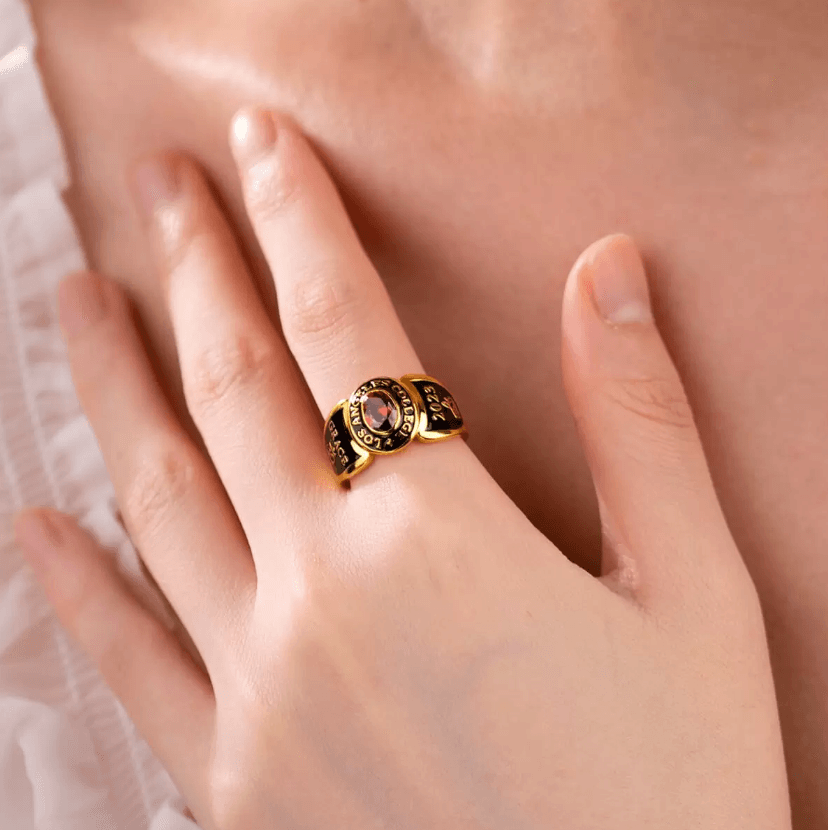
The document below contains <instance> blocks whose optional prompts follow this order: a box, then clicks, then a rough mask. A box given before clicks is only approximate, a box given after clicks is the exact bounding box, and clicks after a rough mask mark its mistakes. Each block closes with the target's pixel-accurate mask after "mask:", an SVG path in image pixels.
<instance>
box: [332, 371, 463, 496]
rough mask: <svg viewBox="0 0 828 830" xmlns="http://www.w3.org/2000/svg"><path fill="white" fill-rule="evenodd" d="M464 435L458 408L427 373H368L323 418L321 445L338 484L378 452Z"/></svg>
mask: <svg viewBox="0 0 828 830" xmlns="http://www.w3.org/2000/svg"><path fill="white" fill-rule="evenodd" d="M455 435H462V436H463V437H464V438H466V437H467V431H466V426H465V424H464V422H463V416H462V415H461V414H460V408H459V407H458V406H457V402H456V401H455V400H454V397H453V396H452V395H451V393H450V392H449V391H448V389H446V387H445V386H443V384H442V383H440V382H439V381H437V380H435V379H434V378H432V377H429V376H428V375H403V376H402V377H401V378H399V379H397V378H387V377H379V378H372V379H371V380H368V381H366V382H365V383H363V384H362V385H361V386H359V387H358V388H357V389H356V390H355V391H354V392H353V394H352V395H351V396H350V397H349V398H345V399H343V400H341V401H340V402H339V403H338V404H337V405H336V406H335V407H334V408H333V409H332V410H331V414H330V415H329V416H328V419H327V420H326V421H325V446H326V448H327V450H328V456H329V457H330V459H331V464H332V466H333V469H334V473H335V475H336V480H337V481H338V482H339V483H340V484H341V483H343V482H345V481H347V480H348V479H349V478H352V477H353V476H355V475H356V474H357V473H359V472H362V470H364V469H365V468H366V467H368V466H369V465H370V464H371V463H373V461H374V459H375V458H376V457H377V456H378V455H393V454H394V453H397V452H400V451H401V450H404V449H405V448H406V447H407V446H408V445H409V444H410V443H411V442H412V441H415V440H416V441H423V442H425V443H434V442H436V441H445V440H446V439H447V438H453V437H454V436H455Z"/></svg>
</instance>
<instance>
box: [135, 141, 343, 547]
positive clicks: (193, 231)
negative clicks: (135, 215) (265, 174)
mask: <svg viewBox="0 0 828 830" xmlns="http://www.w3.org/2000/svg"><path fill="white" fill-rule="evenodd" d="M135 183H136V188H137V191H138V196H139V205H140V206H141V207H142V209H143V211H144V213H145V216H146V219H147V221H148V230H149V231H150V238H151V240H152V243H153V250H154V252H155V254H156V259H157V262H158V268H159V271H160V274H161V279H162V282H163V283H164V286H165V288H166V294H167V301H168V305H169V310H170V318H171V321H172V325H173V331H174V333H175V340H176V345H177V348H178V356H179V362H180V364H181V375H182V380H183V385H184V392H185V397H186V400H187V407H188V409H189V411H190V413H191V414H192V416H193V420H194V421H195V423H196V425H197V427H198V429H199V431H200V433H201V435H202V437H203V438H204V443H205V445H206V447H207V449H208V451H209V454H210V457H211V459H212V460H213V463H214V464H215V467H216V470H217V471H218V473H219V476H220V477H221V480H222V482H223V483H224V487H225V488H226V490H227V493H228V495H229V497H230V499H231V501H232V503H233V506H234V507H235V509H236V513H237V514H238V516H239V519H240V520H241V523H242V526H243V527H244V529H245V531H246V532H247V534H248V538H249V539H250V542H251V545H252V547H253V550H254V551H255V550H257V549H260V548H261V546H260V545H257V544H254V539H253V536H255V535H260V536H265V535H266V536H267V538H268V539H271V538H272V533H273V522H274V517H275V516H277V515H278V516H280V517H284V516H289V515H291V514H292V513H294V512H295V510H296V505H297V503H298V502H299V501H300V500H302V499H304V498H305V497H306V492H307V491H308V489H309V487H310V486H312V485H314V484H318V483H319V482H320V481H323V482H325V481H326V482H327V483H328V484H330V483H331V476H330V470H329V463H328V459H327V456H326V455H325V452H324V447H323V445H322V442H321V440H320V438H319V435H320V432H321V423H320V419H319V415H318V413H317V412H316V411H315V408H314V406H313V401H312V400H311V398H310V396H309V395H308V393H307V388H306V386H305V384H304V382H303V380H302V377H301V374H300V373H299V371H298V369H297V367H296V365H295V362H294V360H293V357H292V356H291V354H290V352H289V350H288V348H287V346H286V345H285V343H284V340H283V339H282V338H281V337H280V336H279V335H278V332H277V331H276V329H275V328H274V326H273V324H272V323H271V321H270V320H269V319H268V316H267V313H266V311H265V309H264V306H263V304H262V302H261V299H260V297H259V295H258V293H257V291H256V289H255V287H254V285H253V282H252V280H251V278H250V274H249V272H248V270H247V267H246V265H245V262H244V260H243V257H242V255H241V252H240V251H239V248H238V245H237V244H236V241H235V238H234V236H233V233H232V232H231V229H230V227H229V225H228V224H227V222H226V220H225V218H224V216H223V215H222V212H221V211H220V209H219V207H218V205H217V204H216V202H215V200H214V198H213V197H212V195H211V193H210V190H209V188H208V186H207V183H206V181H205V179H204V177H203V175H202V174H201V172H200V171H199V170H198V168H197V167H196V166H195V165H194V164H193V163H192V162H190V161H189V160H188V159H186V158H184V157H179V156H177V155H174V154H165V155H161V156H157V157H154V158H151V159H148V160H147V161H146V162H145V163H144V164H142V165H140V166H139V168H138V170H137V171H136V176H135ZM280 505H281V507H280Z"/></svg>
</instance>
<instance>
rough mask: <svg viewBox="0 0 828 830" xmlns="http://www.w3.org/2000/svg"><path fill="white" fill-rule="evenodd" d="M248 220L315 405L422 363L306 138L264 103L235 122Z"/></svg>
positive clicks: (323, 406)
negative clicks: (256, 237)
mask: <svg viewBox="0 0 828 830" xmlns="http://www.w3.org/2000/svg"><path fill="white" fill-rule="evenodd" d="M232 147H233V150H234V153H235V156H236V159H237V162H238V164H239V168H240V172H241V175H242V182H243V186H244V194H245V200H246V203H247V208H248V213H249V215H250V218H251V221H252V223H253V227H254V229H255V230H256V233H257V236H258V239H259V242H260V244H261V246H262V250H263V251H264V254H265V257H266V258H267V261H268V263H269V265H270V268H271V271H272V272H273V277H274V280H275V281H276V291H277V296H278V298H279V314H280V317H281V320H282V328H283V330H284V334H285V337H286V339H287V342H288V344H289V346H290V348H291V351H292V352H293V354H294V355H295V356H296V360H297V362H298V363H299V367H300V368H301V370H302V373H303V375H304V377H305V381H306V382H307V384H308V386H309V387H310V390H311V392H312V393H313V396H314V398H315V399H316V402H317V404H318V406H319V409H320V411H321V413H322V414H323V415H325V416H327V414H328V413H329V412H330V410H331V408H332V407H333V406H334V404H335V403H336V402H337V401H339V400H340V399H341V398H343V397H346V396H347V395H349V394H350V393H351V391H353V389H355V388H356V387H357V386H359V385H360V384H361V383H363V382H364V381H366V380H368V379H369V378H370V377H372V376H375V375H390V376H392V377H393V376H399V375H403V374H406V373H407V372H421V371H422V366H421V365H420V361H419V359H418V358H417V355H416V354H415V353H414V349H413V347H412V346H411V343H410V342H409V340H408V337H407V336H406V334H405V332H404V331H403V328H402V325H401V324H400V321H399V319H398V317H397V315H396V312H395V311H394V308H393V306H392V305H391V300H390V298H389V296H388V293H387V292H386V290H385V286H384V285H383V283H382V281H381V280H380V279H379V276H378V275H377V273H376V271H375V270H374V267H373V265H372V264H371V262H370V260H369V259H368V256H367V255H366V253H365V251H364V250H363V248H362V246H361V245H360V242H359V239H358V238H357V236H356V233H355V231H354V229H353V227H352V225H351V222H350V220H349V218H348V215H347V213H346V212H345V208H344V206H343V204H342V201H341V199H340V198H339V194H338V193H337V191H336V187H335V186H334V183H333V182H332V180H331V178H330V176H329V175H328V173H327V172H326V170H325V169H324V167H323V166H322V163H321V162H320V161H319V159H318V158H317V157H316V155H315V154H314V152H313V151H312V150H311V148H310V146H309V144H308V143H307V141H306V140H305V139H304V137H303V136H302V135H301V134H300V133H299V132H298V131H297V130H296V129H295V128H294V127H293V126H292V125H290V124H288V123H287V121H286V120H284V119H282V120H279V121H278V123H277V121H276V119H275V118H274V116H273V114H272V113H271V112H270V111H268V110H244V111H242V112H241V113H240V114H239V115H238V116H237V117H236V119H235V120H234V122H233V129H232Z"/></svg>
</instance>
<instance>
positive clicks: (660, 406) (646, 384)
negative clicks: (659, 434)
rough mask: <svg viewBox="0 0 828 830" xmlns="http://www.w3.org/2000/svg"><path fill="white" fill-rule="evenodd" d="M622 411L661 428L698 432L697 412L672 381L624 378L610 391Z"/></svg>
mask: <svg viewBox="0 0 828 830" xmlns="http://www.w3.org/2000/svg"><path fill="white" fill-rule="evenodd" d="M606 393H607V394H608V395H609V397H610V399H611V400H612V401H613V402H614V403H615V404H616V405H617V406H620V407H621V408H622V409H624V410H626V411H627V412H630V413H631V414H633V415H636V416H637V417H639V418H644V419H645V420H647V421H650V422H652V423H654V424H656V425H657V426H661V427H667V428H669V429H671V430H674V431H677V432H690V433H692V432H694V431H695V422H694V420H693V412H692V410H691V409H690V404H689V403H688V401H687V396H686V395H685V394H684V390H683V389H682V387H681V385H680V383H679V382H678V381H677V380H676V379H672V378H658V377H646V378H620V379H616V380H613V381H612V382H611V383H610V384H609V385H608V386H607V389H606Z"/></svg>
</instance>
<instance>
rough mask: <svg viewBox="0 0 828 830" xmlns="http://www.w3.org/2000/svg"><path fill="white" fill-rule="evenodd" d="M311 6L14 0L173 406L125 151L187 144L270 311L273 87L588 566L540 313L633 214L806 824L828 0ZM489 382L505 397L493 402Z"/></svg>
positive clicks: (101, 240) (502, 456) (101, 241)
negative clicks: (266, 180)
mask: <svg viewBox="0 0 828 830" xmlns="http://www.w3.org/2000/svg"><path fill="white" fill-rule="evenodd" d="M318 7H319V6H318V4H313V6H310V5H309V4H306V3H299V2H294V3H284V4H283V3H278V4H277V3H267V4H260V3H255V2H248V3H245V4H244V5H243V6H241V7H240V5H239V4H238V3H233V4H227V5H224V4H223V3H220V2H218V0H216V2H212V3H210V4H209V7H206V6H205V4H204V3H199V4H198V6H197V7H196V6H195V4H186V3H180V4H175V5H172V4H170V3H161V2H125V1H123V0H118V1H117V2H109V3H106V4H101V3H99V2H92V1H91V0H81V2H77V0H73V2H71V3H70V2H69V1H68V0H34V2H33V4H32V11H33V14H34V16H35V20H36V23H37V25H38V30H39V32H40V35H41V51H40V54H39V60H40V64H41V67H42V68H43V71H44V77H45V81H46V86H47V90H48V91H49V94H50V96H51V99H52V102H53V104H54V108H55V111H56V114H57V117H58V120H59V123H60V125H61V128H62V130H63V133H64V137H65V139H66V142H67V147H68V150H69V154H70V162H71V166H72V171H73V174H74V178H75V182H76V184H75V187H74V188H73V190H72V191H71V192H70V193H69V194H68V202H69V204H70V206H71V209H72V211H73V214H74V216H75V218H76V219H77V221H78V224H79V227H80V229H81V233H82V235H83V239H84V242H85V245H86V248H87V252H88V255H89V259H90V262H91V263H92V264H93V265H94V266H96V267H98V268H99V269H101V270H103V271H105V272H106V273H107V274H110V275H112V276H113V277H114V278H116V279H117V280H118V282H120V283H121V284H123V285H125V286H127V288H128V290H129V293H130V296H131V297H132V299H133V300H134V301H135V304H136V307H137V309H138V312H139V316H140V320H141V325H142V332H143V334H144V336H145V339H146V341H147V342H148V344H149V346H150V349H151V353H152V355H153V360H154V362H155V365H156V367H157V368H158V370H159V372H160V374H161V376H162V378H163V379H164V384H165V387H166V388H167V389H168V390H169V392H170V395H171V397H172V398H173V400H174V401H175V402H176V405H177V408H178V411H179V413H181V414H182V415H183V416H184V417H185V420H187V419H186V413H185V412H184V406H183V394H182V390H181V385H180V381H179V380H178V371H177V362H176V352H175V347H174V342H173V338H172V333H171V328H170V322H169V318H168V314H167V312H166V309H165V305H164V298H163V293H162V292H161V290H160V288H159V286H158V283H157V281H156V280H155V278H154V276H153V267H152V263H151V261H150V259H149V257H148V254H147V248H146V240H145V238H144V236H143V234H142V232H141V230H140V223H139V221H138V219H137V216H136V213H135V209H134V207H133V206H132V204H131V202H130V201H129V199H128V197H127V189H126V186H125V184H126V183H125V171H126V170H127V168H128V166H129V165H130V164H131V163H132V161H133V160H134V159H135V158H136V156H138V155H140V154H142V153H145V152H147V151H153V150H156V149H161V148H164V147H169V146H173V147H178V148H181V149H183V150H185V151H187V152H188V153H189V154H191V155H192V156H193V157H194V158H196V159H197V160H198V161H199V162H200V163H201V164H202V166H203V167H204V168H205V169H206V171H207V173H208V175H209V178H210V181H211V184H212V186H213V187H214V189H215V191H216V193H217V194H218V196H219V198H220V200H221V202H222V204H223V206H225V207H226V208H227V210H228V215H229V217H230V220H231V222H232V224H233V227H234V229H235V231H236V232H237V234H238V236H239V238H240V240H241V244H242V249H243V254H244V256H245V258H246V259H247V261H248V262H249V264H250V266H251V269H252V271H253V274H254V278H255V280H256V283H257V285H259V286H260V288H261V291H262V294H263V296H264V297H265V299H266V302H267V307H268V309H269V312H270V314H271V316H272V318H273V319H274V320H276V319H277V315H276V303H275V292H274V291H273V288H272V282H271V279H270V275H269V272H268V268H267V263H266V262H265V260H264V258H263V256H262V253H261V251H260V249H259V245H258V243H257V241H256V238H255V236H254V234H253V231H252V228H251V226H250V223H249V222H248V220H247V219H246V218H245V215H244V210H243V203H242V197H241V190H240V188H239V185H238V181H237V179H236V177H235V171H234V169H233V166H232V160H231V158H230V155H229V152H228V150H227V145H226V140H225V134H226V123H227V120H228V119H229V117H230V115H231V113H232V112H233V111H234V110H235V109H236V108H237V107H238V106H239V105H240V104H243V103H245V102H246V101H249V100H256V101H266V102H269V103H271V104H273V105H275V106H278V107H279V108H280V110H282V111H284V112H286V113H288V114H289V115H290V116H291V117H292V118H293V119H294V120H295V121H296V122H297V123H298V124H300V125H301V126H302V128H303V129H304V131H305V132H306V133H307V134H308V135H309V136H310V138H311V140H312V142H313V144H314V146H315V148H316V149H317V151H318V152H319V153H320V155H321V156H322V158H323V159H324V161H325V163H326V164H327V165H328V167H329V168H330V170H331V172H332V173H333V175H334V178H335V180H336V182H337V185H338V186H339V188H340V190H341V192H342V193H343V196H344V198H345V202H346V205H347V208H348V210H349V212H350V214H351V216H352V218H353V220H354V222H355V225H356V228H357V230H358V232H359V234H360V238H361V240H362V242H363V244H364V246H365V248H366V250H367V252H368V254H369V256H370V258H371V260H372V261H373V263H374V264H375V265H376V266H377V268H378V269H379V271H380V273H381V275H382V278H383V281H384V283H385V285H386V286H387V289H388V291H389V293H390V295H391V297H392V300H393V301H394V304H395V307H396V308H397V309H398V312H399V314H400V317H401V319H402V322H403V324H404V326H405V329H406V332H407V333H408V335H409V337H410V338H411V341H412V342H413V344H414V345H415V347H416V349H417V352H418V354H419V356H420V358H421V360H422V361H423V363H424V365H425V366H426V367H427V368H428V369H429V371H431V372H433V373H434V374H435V375H437V376H438V377H440V378H441V379H443V380H445V382H446V383H447V384H448V385H449V386H450V387H451V389H452V390H453V391H454V393H455V394H456V396H457V398H458V400H459V401H460V402H461V405H462V406H463V410H464V413H465V414H466V417H467V419H468V421H469V423H470V427H471V438H470V444H469V445H470V447H471V448H472V449H473V450H474V451H475V453H476V454H477V456H478V457H479V458H480V460H481V462H482V463H483V464H484V466H485V467H486V468H487V469H488V470H489V471H490V472H491V474H492V475H493V476H494V478H495V480H496V481H497V482H498V483H499V484H500V485H501V486H502V487H503V489H504V490H505V492H506V493H507V494H508V495H509V497H510V498H512V499H513V500H514V502H515V503H516V504H517V505H518V506H519V507H520V509H521V510H522V511H523V512H524V513H525V514H526V516H527V517H528V518H529V519H530V520H531V521H532V523H533V524H534V525H535V527H537V528H538V529H539V530H540V531H541V532H542V533H543V534H544V535H545V536H546V537H547V538H548V539H550V540H551V541H552V542H553V543H554V544H555V545H556V546H557V547H558V548H559V549H561V550H562V551H563V552H564V553H565V554H566V555H567V556H568V557H569V558H570V559H572V560H573V561H574V562H577V563H578V564H580V565H582V566H583V567H584V568H586V569H587V570H588V571H590V572H593V573H597V572H598V571H599V569H600V565H599V560H600V555H601V543H600V538H601V537H600V523H599V519H598V508H597V502H596V499H595V495H594V492H593V486H592V482H591V478H590V474H589V470H588V467H587V464H586V460H585V457H584V454H583V451H582V448H581V446H580V443H579V441H578V437H577V433H576V430H575V425H574V423H573V421H572V418H571V416H570V414H569V411H568V408H567V404H566V400H565V397H564V388H563V383H562V377H561V371H560V353H559V350H558V348H557V346H556V344H557V342H558V338H557V334H558V330H557V318H556V316H555V315H554V314H551V313H550V309H553V308H557V306H558V304H559V303H560V301H561V298H562V293H563V285H564V279H565V275H566V273H567V270H568V268H569V264H570V263H571V262H572V261H573V259H574V258H575V257H576V255H577V254H578V252H579V251H580V250H581V248H583V246H585V245H586V244H587V243H588V242H589V241H591V240H592V239H595V238H597V237H599V236H601V235H602V234H604V233H607V232H609V231H614V230H622V231H626V232H628V233H631V234H633V235H634V236H635V238H636V240H637V241H638V242H639V245H640V247H641V248H642V250H643V252H644V254H645V259H646V260H647V262H648V264H649V273H650V280H651V288H652V296H653V304H654V309H655V316H656V319H657V321H658V323H659V326H660V329H661V331H662V333H663V335H664V338H665V341H666V343H667V346H668V348H669V350H670V353H671V354H672V356H673V359H674V361H675V363H676V365H677V366H678V367H679V370H680V372H681V375H682V378H683V380H684V384H685V387H686V388H687V392H688V395H689V398H690V401H691V404H692V406H693V411H694V414H695V417H696V421H697V423H698V427H699V431H700V433H701V437H702V441H703V443H704V447H705V450H706V453H707V458H708V460H709V463H710V467H711V472H712V476H713V480H714V482H715V486H716V489H717V492H718V494H719V497H720V500H721V504H722V506H723V509H724V513H725V516H726V518H727V521H728V525H729V527H730V529H731V531H732V533H733V535H734V537H735V539H736V541H737V543H738V545H739V548H740V550H741V552H742V554H743V556H744V558H745V561H746V563H747V565H748V567H749V569H750V573H751V575H752V577H753V579H754V581H755V583H756V586H757V588H758V591H759V595H760V597H761V600H762V605H763V610H764V613H765V620H766V624H767V631H768V638H769V643H770V648H771V655H772V658H773V664H774V673H775V680H776V686H777V694H778V700H779V707H780V714H781V718H782V724H783V732H784V736H785V742H786V753H787V760H788V768H789V777H790V782H791V791H792V797H793V807H794V818H795V824H796V826H797V828H807V829H808V830H810V829H811V828H814V830H816V829H817V828H822V827H824V826H825V825H826V823H828V790H826V788H825V787H824V781H825V780H827V779H828V703H826V701H828V668H826V667H827V666H828V663H826V661H825V660H824V654H825V653H826V649H828V614H826V613H825V609H826V606H828V577H826V570H825V558H824V551H825V549H826V545H827V544H828V518H827V517H826V511H825V509H824V505H825V494H826V493H827V492H828V469H826V466H827V465H825V463H824V452H823V449H824V447H825V446H826V442H827V441H828V421H826V419H825V412H826V408H828V361H826V359H825V355H826V353H828V333H826V327H825V325H824V320H825V308H826V303H828V280H826V276H828V270H827V269H826V262H828V234H826V228H828V182H826V177H827V176H828V173H827V172H826V171H828V165H826V162H825V158H826V155H825V142H824V125H825V123H827V121H826V119H828V90H827V89H826V87H828V66H826V62H828V55H826V51H825V49H824V44H825V42H826V39H828V9H827V8H826V6H825V4H824V2H822V1H821V0H820V2H810V0H808V1H807V2H806V1H805V0H803V2H799V3H797V4H796V5H795V7H793V8H792V4H790V3H782V2H779V3H775V2H770V0H767V1H766V2H758V1H757V2H750V3H748V2H743V3H736V2H732V3H721V2H717V3H713V2H701V3H695V4H693V6H692V9H690V10H688V7H687V5H686V4H675V5H674V4H671V3H660V4H654V3H649V2H638V0H630V2H627V3H625V4H623V8H620V7H619V5H618V4H612V3H609V2H599V0H596V2H593V3H589V4H581V3H577V4H567V3H560V4H557V3H556V4H552V3H533V2H523V0H521V2H510V3H509V4H504V3H496V2H490V3H475V4H472V3H465V4H464V3H455V4H445V3H439V4H438V3H427V2H424V1H423V2H416V3H415V2H412V3H410V4H408V5H404V4H397V5H389V4H384V5H383V6H382V7H378V6H377V5H375V4H372V3H363V4H362V5H359V6H356V5H354V4H352V3H344V2H342V3H333V2H332V3H329V4H326V6H325V11H324V14H322V13H319V12H316V13H314V12H313V11H312V9H316V8H318ZM205 9H207V10H205ZM240 9H241V10H240ZM382 79H388V81H387V83H382V82H380V81H381V80H382ZM550 79H553V81H554V83H552V82H550ZM768 79H772V82H770V81H769V80H768ZM515 332H519V333H520V336H519V337H516V335H515ZM359 380H361V379H359ZM359 380H358V381H357V382H359ZM346 393H347V390H344V391H342V393H341V394H346ZM504 400H506V401H509V402H514V401H517V402H518V406H517V408H518V412H517V414H516V415H511V414H510V416H509V418H508V420H507V421H504V415H503V403H502V402H503V401H504ZM536 413H543V421H544V428H543V430H540V431H539V430H538V427H537V421H536V418H533V417H532V416H533V415H535V414H536ZM504 425H506V426H508V429H504ZM190 426H191V427H192V425H191V424H190Z"/></svg>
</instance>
